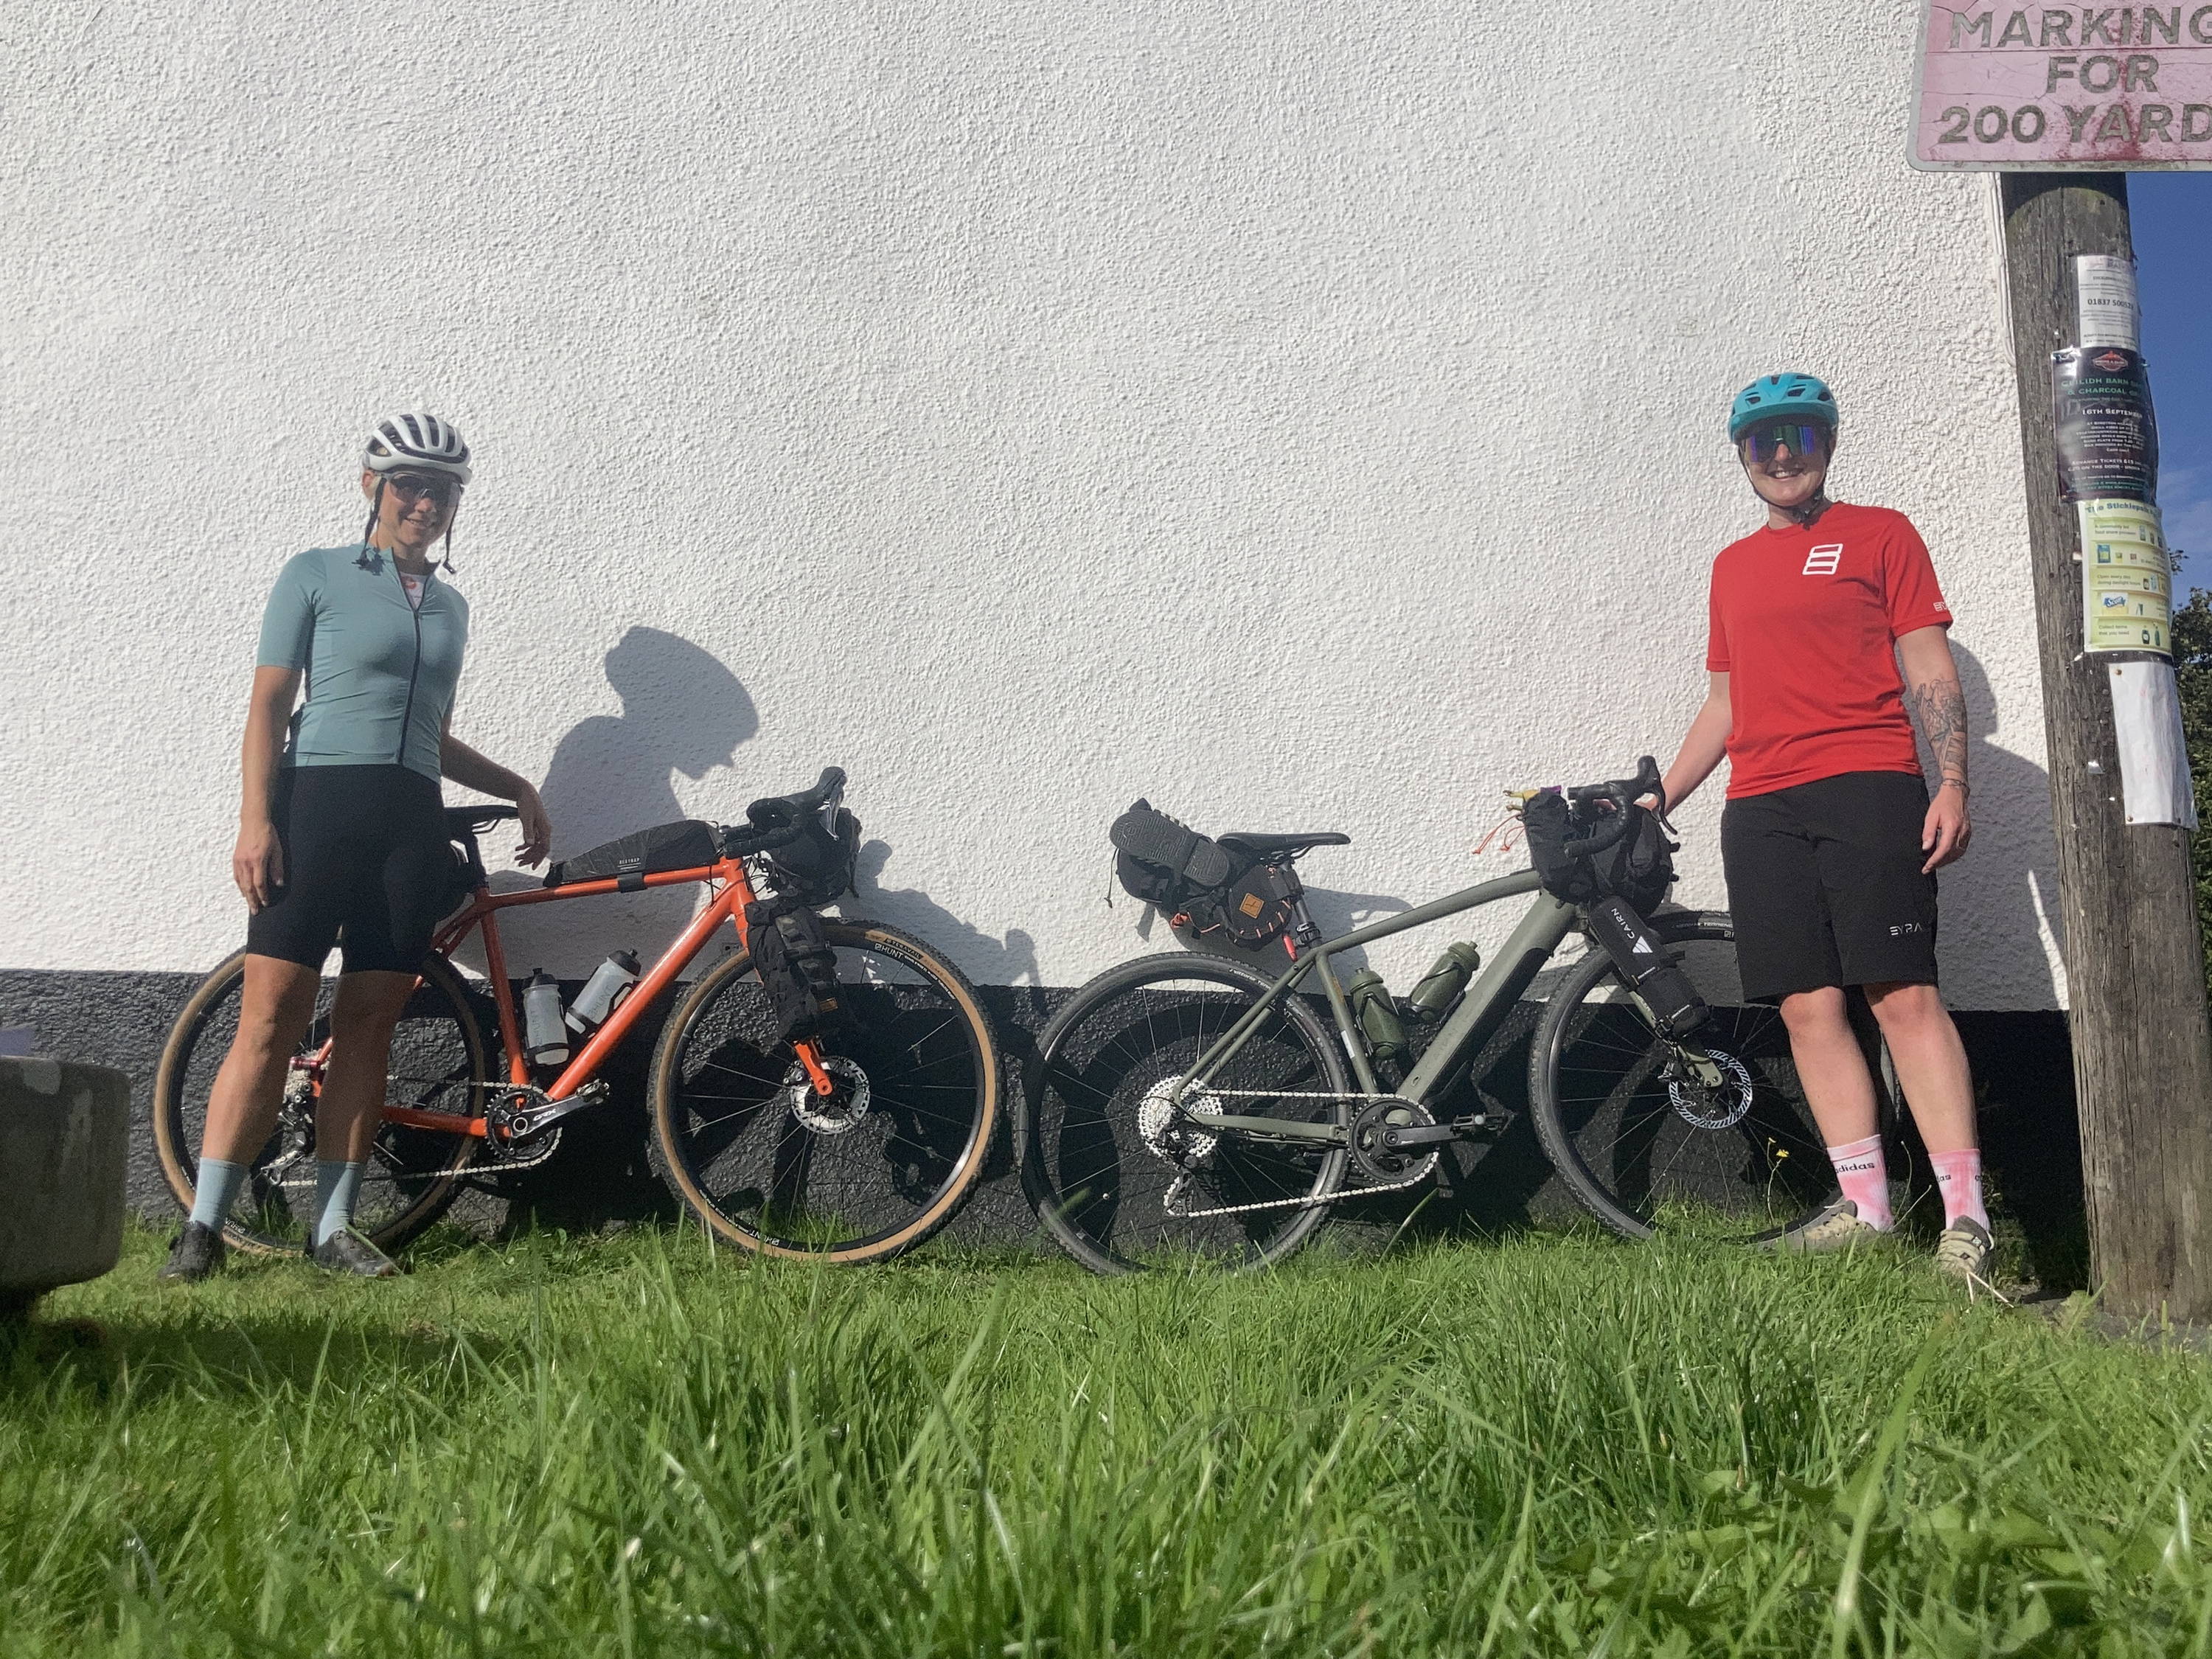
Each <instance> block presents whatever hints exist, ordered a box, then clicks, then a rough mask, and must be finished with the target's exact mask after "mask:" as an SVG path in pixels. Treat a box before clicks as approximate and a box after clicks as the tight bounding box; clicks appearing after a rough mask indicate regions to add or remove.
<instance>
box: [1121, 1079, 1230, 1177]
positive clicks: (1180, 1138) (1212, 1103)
mask: <svg viewBox="0 0 2212 1659" xmlns="http://www.w3.org/2000/svg"><path fill="white" fill-rule="evenodd" d="M1181 1085H1182V1079H1181V1078H1180V1077H1164V1078H1162V1079H1160V1080H1159V1081H1158V1083H1155V1084H1154V1085H1152V1087H1151V1088H1149V1089H1147V1090H1146V1091H1145V1098H1144V1100H1143V1101H1142V1102H1141V1103H1139V1105H1138V1107H1137V1133H1138V1135H1139V1137H1140V1138H1141V1139H1143V1141H1144V1143H1145V1145H1146V1146H1147V1147H1149V1148H1150V1149H1151V1150H1152V1156H1153V1157H1155V1158H1164V1159H1165V1160H1166V1161H1167V1162H1168V1163H1170V1164H1174V1165H1175V1166H1176V1168H1177V1169H1178V1170H1188V1169H1190V1168H1191V1167H1192V1166H1194V1164H1200V1163H1202V1162H1203V1161H1204V1160H1205V1158H1206V1154H1207V1153H1208V1152H1212V1150H1213V1149H1214V1146H1216V1145H1217V1144H1218V1141H1219V1140H1220V1139H1221V1138H1220V1137H1219V1136H1218V1135H1216V1134H1212V1133H1208V1132H1207V1131H1206V1130H1204V1129H1201V1128H1200V1127H1198V1126H1197V1125H1196V1124H1194V1123H1193V1122H1192V1121H1190V1120H1189V1119H1188V1118H1187V1117H1185V1116H1183V1115H1182V1114H1183V1112H1214V1113H1218V1112H1219V1111H1220V1110H1221V1102H1220V1101H1219V1100H1218V1099H1217V1098H1216V1097H1214V1096H1212V1095H1211V1094H1208V1093H1206V1092H1205V1091H1199V1092H1197V1093H1194V1094H1187V1095H1185V1096H1184V1097H1183V1098H1182V1111H1178V1110H1177V1109H1176V1102H1175V1091H1176V1089H1177V1088H1178V1087H1180V1086H1181Z"/></svg>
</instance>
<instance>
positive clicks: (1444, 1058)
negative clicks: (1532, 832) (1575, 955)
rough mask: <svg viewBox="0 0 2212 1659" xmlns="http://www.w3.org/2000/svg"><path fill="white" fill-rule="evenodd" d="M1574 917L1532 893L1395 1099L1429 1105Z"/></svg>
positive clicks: (1540, 967) (1533, 882)
mask: <svg viewBox="0 0 2212 1659" xmlns="http://www.w3.org/2000/svg"><path fill="white" fill-rule="evenodd" d="M1538 886H1539V883H1538V881H1537V878H1536V875H1535V872H1534V871H1530V872H1528V884H1527V885H1526V886H1525V887H1524V888H1523V889H1522V890H1523V891H1535V890H1536V889H1537V888H1538ZM1578 916H1579V913H1578V912H1577V910H1576V908H1575V907H1574V906H1573V905H1571V904H1565V903H1562V902H1560V901H1559V900H1558V899H1555V898H1553V896H1551V895H1550V894H1549V893H1545V892H1541V891H1539V892H1537V893H1536V902H1534V904H1532V905H1530V906H1529V907H1528V915H1524V916H1522V918H1521V921H1520V922H1519V924H1518V925H1517V926H1516V927H1515V928H1514V929H1513V931H1512V933H1510V934H1509V935H1507V937H1506V940H1505V943H1504V945H1501V946H1499V947H1498V954H1497V955H1496V956H1494V957H1492V958H1491V960H1490V965H1489V966H1488V967H1486V968H1485V969H1483V970H1482V975H1481V977H1480V978H1479V979H1477V980H1476V981H1475V982H1474V984H1472V985H1470V986H1468V987H1467V994H1466V995H1465V996H1464V997H1462V999H1461V1000H1460V1005H1459V1006H1458V1007H1456V1008H1455V1009H1454V1010H1452V1015H1451V1018H1449V1019H1447V1020H1446V1021H1445V1022H1444V1023H1443V1025H1442V1026H1440V1027H1439V1028H1438V1029H1437V1034H1436V1036H1434V1037H1433V1038H1431V1040H1430V1042H1429V1046H1428V1048H1426V1049H1425V1050H1424V1051H1423V1053H1422V1054H1421V1058H1420V1060H1419V1062H1418V1063H1416V1064H1415V1066H1414V1067H1413V1070H1412V1071H1410V1072H1408V1073H1407V1074H1406V1080H1405V1082H1403V1083H1402V1084H1401V1085H1399V1087H1398V1095H1399V1097H1400V1098H1401V1099H1403V1100H1410V1101H1412V1102H1413V1103H1415V1104H1416V1105H1420V1106H1426V1105H1428V1104H1430V1095H1431V1091H1441V1089H1442V1086H1443V1083H1444V1082H1445V1080H1446V1079H1448V1078H1449V1076H1450V1075H1451V1073H1452V1072H1453V1070H1454V1069H1455V1067H1456V1066H1457V1065H1458V1063H1459V1061H1460V1060H1462V1058H1463V1057H1465V1056H1468V1055H1472V1054H1479V1053H1480V1052H1481V1049H1482V1045H1483V1044H1484V1043H1486V1042H1489V1041H1490V1037H1491V1034H1492V1032H1494V1031H1496V1030H1498V1027H1499V1026H1500V1025H1502V1024H1504V1023H1505V1020H1506V1018H1508V1017H1509V1016H1510V1014H1511V1013H1512V1012H1513V1010H1514V1008H1515V1006H1516V1005H1517V1004H1518V1003H1519V1002H1520V1000H1521V994H1522V992H1523V991H1525V990H1527V989H1528V987H1529V985H1530V983H1531V982H1532V981H1534V979H1535V977H1536V975H1538V974H1541V972H1543V971H1544V964H1545V963H1547V962H1549V961H1550V960H1551V959H1552V953H1553V951H1557V950H1558V949H1559V945H1560V944H1561V942H1562V941H1563V940H1565V938H1566V936H1567V935H1568V934H1569V933H1572V932H1573V931H1574V929H1575V927H1576V926H1577V920H1578Z"/></svg>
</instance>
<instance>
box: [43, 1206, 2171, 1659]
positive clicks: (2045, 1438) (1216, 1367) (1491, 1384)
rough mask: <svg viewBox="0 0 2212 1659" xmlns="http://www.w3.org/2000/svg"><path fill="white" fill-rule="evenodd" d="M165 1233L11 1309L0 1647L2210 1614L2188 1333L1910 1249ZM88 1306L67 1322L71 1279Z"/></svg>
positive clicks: (2040, 1639)
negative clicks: (1145, 1272)
mask: <svg viewBox="0 0 2212 1659" xmlns="http://www.w3.org/2000/svg"><path fill="white" fill-rule="evenodd" d="M157 1259H158V1250H157V1247H156V1245H155V1243H154V1242H153V1241H152V1240H151V1239H150V1238H147V1237H137V1238H134V1240H133V1241H132V1243H131V1250H130V1253H129V1256H128V1259H127V1260H126V1261H125V1264H124V1266H123V1267H122V1268H121V1269H120V1270H119V1271H118V1273H115V1274H113V1275H112V1276H111V1277H110V1278H109V1279H107V1280H106V1281H103V1282H102V1283H100V1284H98V1285H88V1286H83V1287H80V1288H78V1289H76V1290H74V1291H67V1292H64V1293H63V1294H61V1295H58V1296H57V1297H53V1298H52V1300H51V1301H50V1302H49V1303H48V1304H46V1306H45V1307H44V1308H43V1309H42V1310H41V1311H40V1316H39V1322H38V1325H37V1326H36V1327H35V1328H34V1329H33V1333H32V1334H31V1335H30V1336H29V1337H27V1338H26V1339H24V1340H19V1341H17V1342H15V1344H14V1345H13V1347H12V1349H11V1351H10V1352H8V1353H6V1354H5V1355H0V1653H4V1654H6V1655H8V1656H9V1659H34V1656H40V1655H46V1654H60V1653H71V1654H75V1653H118V1654H134V1655H149V1656H150V1655H180V1656H181V1655H195V1656H197V1655H217V1654H221V1655H231V1654H241V1655H295V1654H297V1655H308V1654H331V1655H344V1656H349V1659H350V1656H358V1655H368V1656H388V1655H414V1654H437V1655H448V1654H450V1655H456V1656H458V1655H483V1656H500V1659H511V1656H519V1655H536V1654H549V1655H550V1654H559V1655H572V1654H573V1655H586V1654H588V1655H624V1656H627V1655H660V1654H688V1653H709V1654H732V1655H745V1656H749V1659H750V1656H763V1655H816V1654H850V1655H868V1656H886V1655H921V1654H972V1655H989V1656H999V1655H1020V1654H1037V1655H1050V1656H1088V1655H1103V1654H1108V1653H1126V1654H1131V1655H1139V1656H1145V1659H1164V1656H1172V1655H1182V1654H1188V1655H1206V1656H1218V1655H1231V1654H1248V1653H1249V1654H1261V1653H1280V1654H1320V1653H1328V1654H1344V1655H1353V1654H1367V1653H1372V1654H1376V1655H1399V1654H1427V1653H1439V1654H1446V1653H1448V1654H1454V1655H1458V1654H1480V1653H1499V1654H1509V1653H1536V1654H1559V1655H1574V1656H1583V1655H1589V1654H1595V1653H1599V1652H1602V1653H1605V1654H1607V1655H1632V1654H1647V1653H1648V1654H1662V1655H1668V1656H1674V1659H1687V1656H1692V1655H1696V1656H1703V1655H1707V1654H1714V1655H1723V1654H1735V1653H1747V1654H1768V1653H1789V1654H1808V1655H1824V1656H1827V1655H1836V1654H1840V1653H1848V1652H1858V1651H1866V1652H1869V1653H1884V1654H1888V1653H1898V1654H1905V1653H1911V1654H1920V1653H1930V1654H1936V1653H1940V1654H1961V1655H1964V1654H1984V1653H1991V1654H1994V1653H2021V1654H2057V1653H2075V1652H2079V1653H2093V1654H2098V1655H2118V1654H2132V1653H2203V1652H2204V1651H2205V1650H2206V1648H2207V1642H2208V1638H2207V1628H2208V1621H2212V1577H2208V1571H2212V1563H2208V1559H2207V1552H2206V1550H2205V1549H2204V1547H2203V1545H2202V1544H2201V1543H2200V1542H2199V1541H2198V1540H2197V1537H2196V1535H2195V1528H2196V1525H2197V1522H2196V1521H2195V1520H2194V1518H2193V1517H2195V1516H2197V1515H2199V1514H2201V1513H2202V1511H2203V1506H2204V1504H2205V1500H2206V1499H2207V1498H2208V1496H2212V1473H2208V1465H2207V1451H2208V1445H2207V1432H2206V1425H2207V1422H2208V1419H2209V1418H2212V1368H2208V1366H2207V1365H2206V1364H2204V1362H2203V1361H2201V1360H2198V1359H2197V1358H2191V1357H2190V1356H2187V1355H2185V1354H2179V1353H2171V1352H2154V1351H2152V1350H2150V1349H2148V1348H2146V1347H2142V1346H2135V1345H2120V1344H2112V1343H2107V1342H2105V1341H2102V1340H2099V1339H2096V1338H2094V1337H2093V1336H2090V1335H2088V1334H2085V1333H2082V1332H2080V1331H2077V1330H2072V1329H2068V1328H2060V1327H2055V1326H2053V1325H2052V1324H2051V1323H2050V1322H2047V1321H2045V1320H2043V1319H2041V1318H2039V1317H2037V1316H2033V1315H2030V1314H2025V1313H2020V1312H2013V1311H2008V1310H2002V1309H1999V1308H1994V1307H1991V1306H1989V1305H1987V1304H1984V1305H1980V1306H1966V1305H1964V1304H1962V1303H1960V1301H1959V1300H1958V1298H1957V1297H1954V1296H1953V1295H1951V1294H1950V1293H1948V1291H1947V1290H1946V1289H1945V1287H1943V1286H1942V1285H1941V1284H1940V1283H1939V1282H1938V1281H1936V1280H1935V1279H1933V1278H1932V1276H1931V1275H1929V1273H1928V1272H1927V1271H1926V1269H1925V1268H1924V1267H1923V1265H1922V1264H1920V1263H1919V1262H1917V1261H1913V1260H1911V1258H1909V1257H1906V1256H1904V1255H1899V1254H1897V1253H1893V1252H1881V1253H1877V1254H1875V1255H1871V1256H1869V1257H1864V1258H1861V1259H1857V1260H1852V1261H1772V1260H1766V1259H1762V1258H1755V1257H1753V1256H1751V1255H1748V1254H1747V1253H1745V1252H1742V1251H1741V1250H1735V1249H1729V1248H1727V1247H1725V1246H1720V1245H1713V1244H1680V1245H1671V1246H1662V1247H1652V1248H1632V1247H1628V1246H1626V1245H1619V1244H1614V1243H1607V1242H1605V1241H1602V1240H1600V1239H1597V1238H1594V1237H1579V1236H1577V1237H1559V1236H1538V1237H1524V1238H1519V1239H1516V1240H1512V1241H1510V1242H1506V1243H1497V1244H1490V1243H1463V1244H1457V1245H1453V1246H1449V1247H1425V1248H1423V1249H1420V1250H1418V1251H1416V1252H1414V1253H1412V1254H1409V1255H1398V1256H1395V1257H1390V1258H1386V1259H1384V1260H1381V1261H1330V1260H1327V1259H1325V1257H1324V1255H1322V1254H1320V1253H1309V1255H1307V1256H1304V1257H1301V1258H1300V1259H1299V1260H1298V1261H1295V1262H1293V1263H1292V1264H1291V1266H1290V1267H1287V1268H1285V1269H1283V1270H1279V1271H1278V1272H1276V1273H1273V1274H1272V1275H1270V1276H1267V1277H1262V1278H1256V1279H1237V1280H1225V1279H1192V1278H1184V1277H1166V1276H1161V1277H1155V1278H1153V1279H1147V1280H1145V1281H1142V1282H1134V1283H1132V1282H1126V1281H1123V1282H1111V1283H1109V1282H1104V1281H1100V1280H1097V1279H1090V1278H1088V1277H1086V1276H1085V1275H1084V1274H1082V1273H1080V1272H1079V1271H1078V1270H1076V1269H1075V1268H1073V1267H1071V1266H1068V1265H1066V1264H1063V1263H1060V1262H1057V1261H1036V1260H1034V1259H1030V1258H1023V1257H1016V1256H1012V1255H1006V1256H998V1257H990V1258H983V1257H978V1256H974V1255H958V1254H956V1253H951V1252H947V1251H944V1250H942V1249H939V1250H934V1251H932V1252H929V1253H927V1254H925V1255H922V1256H921V1257H919V1258H916V1259H915V1260H913V1261H908V1262H904V1263H901V1264H898V1265H896V1266H893V1267H887V1268H878V1269H874V1270H867V1271H858V1272H855V1271H846V1272H836V1271H811V1270H807V1269H805V1268H799V1267H788V1266H781V1265H777V1264H754V1263H750V1262H747V1261H740V1260H736V1259H733V1258H732V1256H731V1255H729V1254H728V1253H727V1252H723V1253H721V1254H720V1255H714V1256H710V1255H709V1252H708V1249H707V1247H706V1245H705V1244H704V1243H703V1242H702V1240H701V1239H700V1238H699V1237H697V1236H696V1234H691V1233H685V1234H681V1235H671V1234H664V1233H656V1232H651V1231H644V1232H637V1233H632V1234H629V1235H625V1236H623V1237H617V1238H610V1239H599V1240H592V1241H587V1242H565V1241H562V1240H560V1239H557V1238H550V1237H549V1238H538V1239H532V1240H526V1241H524V1242H523V1243H519V1244H515V1245H513V1246H510V1247H507V1248H506V1249H487V1248H475V1247H460V1246H458V1245H448V1246H447V1247H445V1248H443V1249H440V1250H437V1251H434V1252H431V1253H428V1255H426V1257H425V1259H423V1260H422V1261H421V1262H419V1263H418V1267H417V1271H416V1273H414V1275H413V1276H412V1277H411V1278H410V1279H407V1280H405V1281H404V1282H403V1283H398V1284H386V1285H377V1284H360V1283H343V1282H335V1281H332V1280H330V1279H326V1278H324V1277H322V1276H320V1275H319V1274H316V1273H313V1271H312V1270H310V1269H308V1268H307V1267H304V1266H301V1265H298V1264H294V1263H284V1264H278V1265H257V1266H252V1267H247V1268H246V1269H244V1270H243V1271H234V1273H233V1274H232V1275H231V1276H230V1277H229V1278H228V1279H225V1280H223V1281H221V1282H218V1283H216V1284H214V1285H208V1286H205V1287H202V1288H201V1289H199V1290H197V1291H170V1292H167V1293H163V1292H158V1291H156V1290H155V1287H154V1285H153V1284H152V1282H151V1275H152V1271H153V1267H154V1266H155V1262H156V1261H157ZM70 1319H78V1320H88V1321H93V1322H97V1323H98V1325H99V1326H100V1328H102V1330H103V1332H104V1335H103V1337H102V1338H101V1339H100V1340H98V1341H97V1342H93V1341H90V1340H76V1339H73V1338H72V1336H71V1334H70V1331H69V1329H68V1328H66V1327H65V1326H64V1324H63V1322H64V1321H66V1320H70Z"/></svg>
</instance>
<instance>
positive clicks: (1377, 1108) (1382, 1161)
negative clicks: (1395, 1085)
mask: <svg viewBox="0 0 2212 1659" xmlns="http://www.w3.org/2000/svg"><path fill="white" fill-rule="evenodd" d="M1434 1127H1436V1119H1435V1118H1434V1117H1433V1116H1432V1115H1431V1114H1430V1112H1429V1110H1428V1109H1427V1108H1426V1107H1425V1106H1419V1105H1416V1104H1414V1103H1413V1102H1412V1101H1410V1100H1400V1099H1396V1098H1395V1097H1390V1096H1387V1095H1386V1096H1384V1097H1383V1098H1382V1099H1380V1100H1370V1101H1369V1102H1368V1103H1366V1104H1365V1105H1364V1106H1362V1107H1361V1108H1360V1109H1358V1111H1357V1112H1354V1113H1353V1114H1352V1131H1351V1139H1352V1164H1354V1166H1356V1167H1357V1168H1358V1170H1359V1173H1360V1174H1362V1175H1363V1176H1366V1177H1367V1179H1368V1180H1370V1181H1371V1182H1374V1183H1375V1184H1376V1186H1378V1187H1379V1186H1383V1185H1386V1184H1395V1185H1399V1186H1404V1185H1407V1184H1408V1183H1410V1182H1415V1181H1419V1179H1420V1178H1421V1177H1422V1176H1425V1175H1426V1174H1428V1172H1429V1171H1430V1170H1433V1169H1435V1168H1436V1167H1437V1159H1438V1158H1441V1157H1442V1156H1443V1150H1442V1149H1441V1148H1439V1147H1435V1146H1431V1147H1430V1148H1429V1149H1427V1150H1426V1151H1425V1152H1424V1151H1422V1150H1421V1149H1419V1148H1418V1147H1416V1148H1414V1149H1413V1150H1412V1151H1409V1152H1401V1151H1399V1150H1398V1149H1396V1148H1395V1147H1392V1146H1384V1145H1383V1135H1384V1133H1386V1132H1388V1131H1389V1130H1391V1129H1431V1128H1434Z"/></svg>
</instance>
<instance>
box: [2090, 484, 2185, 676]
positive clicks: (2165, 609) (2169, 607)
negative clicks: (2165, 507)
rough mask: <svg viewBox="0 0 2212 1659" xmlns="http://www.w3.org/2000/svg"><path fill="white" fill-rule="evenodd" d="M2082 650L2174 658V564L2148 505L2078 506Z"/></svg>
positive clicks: (2154, 512) (2110, 503)
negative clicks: (2169, 631)
mask: <svg viewBox="0 0 2212 1659" xmlns="http://www.w3.org/2000/svg"><path fill="white" fill-rule="evenodd" d="M2074 511H2075V517H2076V519H2077V520H2078V522H2079V523H2080V526H2081V630H2082V643H2081V648H2082V649H2083V650H2085V651H2155V652H2158V653H2160V654H2161V655H2171V654H2172V649H2173V647H2172V643H2171V641H2170V640H2169V637H2168V634H2167V629H2168V628H2169V626H2170V625H2171V623H2172V617H2173V562H2172V558H2171V557H2170V556H2168V554H2167V552H2166V536H2165V532H2164V530H2163V528H2162V527H2161V526H2160V521H2159V516H2158V508H2157V507H2154V506H2153V505H2152V504H2151V503H2150V502H2148V501H2078V502H2076V503H2075V507H2074Z"/></svg>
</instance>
